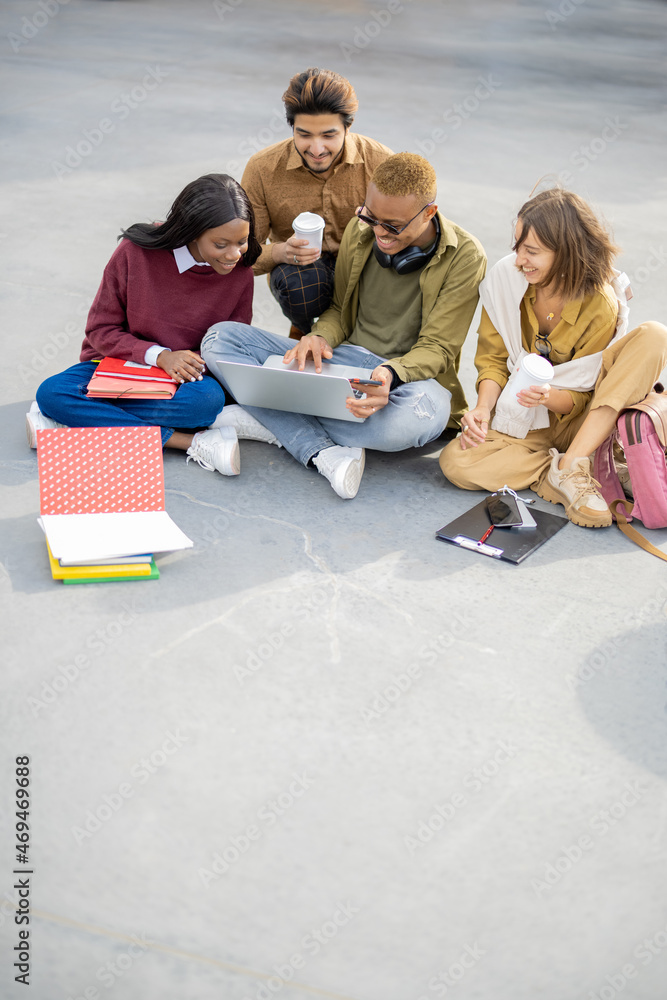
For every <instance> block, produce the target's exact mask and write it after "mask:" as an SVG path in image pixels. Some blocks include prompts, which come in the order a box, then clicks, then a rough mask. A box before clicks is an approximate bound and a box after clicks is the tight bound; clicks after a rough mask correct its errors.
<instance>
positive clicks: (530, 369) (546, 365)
mask: <svg viewBox="0 0 667 1000" xmlns="http://www.w3.org/2000/svg"><path fill="white" fill-rule="evenodd" d="M521 364H522V367H523V369H524V371H526V372H527V373H528V374H529V375H530V377H531V378H537V379H540V380H541V381H543V382H548V381H549V379H550V378H551V376H552V375H553V373H554V366H553V365H552V364H551V362H550V361H547V359H546V358H543V357H542V355H541V354H526V355H525V357H524V359H523V361H522V363H521Z"/></svg>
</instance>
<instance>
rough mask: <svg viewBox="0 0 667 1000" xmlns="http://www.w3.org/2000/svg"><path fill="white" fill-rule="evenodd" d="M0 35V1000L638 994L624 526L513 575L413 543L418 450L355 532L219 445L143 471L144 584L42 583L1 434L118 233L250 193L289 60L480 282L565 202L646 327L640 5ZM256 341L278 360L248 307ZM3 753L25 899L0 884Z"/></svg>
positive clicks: (638, 771)
mask: <svg viewBox="0 0 667 1000" xmlns="http://www.w3.org/2000/svg"><path fill="white" fill-rule="evenodd" d="M0 15H1V18H2V29H1V32H2V43H3V46H4V68H3V71H2V72H3V77H4V88H3V95H4V96H3V97H2V112H3V114H2V121H3V125H4V129H3V153H4V170H3V175H2V176H3V180H2V193H3V220H2V223H1V224H0V226H1V240H2V242H1V246H2V248H3V250H4V267H3V277H2V282H1V285H0V287H1V289H2V306H3V315H4V319H3V321H2V335H3V342H4V347H3V353H4V351H6V352H7V353H6V355H4V357H5V361H4V363H3V365H2V371H1V373H0V379H1V382H2V389H3V397H4V402H3V404H2V417H3V429H4V432H3V436H2V455H1V462H0V470H1V472H2V480H3V486H4V491H3V493H4V506H3V520H2V528H3V534H2V543H1V547H0V554H1V557H2V567H3V573H2V577H1V589H2V607H3V611H4V612H5V617H6V623H5V630H4V641H3V653H4V656H3V660H4V673H3V676H4V692H3V698H2V704H3V722H2V745H3V754H2V766H3V769H4V772H5V784H4V788H5V794H4V796H3V812H4V813H5V815H6V816H7V820H6V822H5V823H4V826H5V832H4V834H3V838H2V843H3V845H4V846H3V849H2V852H1V856H2V868H1V870H0V887H1V896H2V901H1V902H0V922H1V925H2V926H1V927H0V934H1V935H2V952H1V958H0V965H1V966H2V970H1V972H0V981H1V982H2V987H1V989H0V993H1V995H2V997H3V998H5V997H6V998H7V1000H13V998H17V997H24V996H31V997H33V998H34V1000H67V998H72V1000H74V998H85V1000H97V998H105V1000H106V998H107V997H108V998H122V1000H221V998H224V1000H251V998H252V1000H255V998H257V1000H266V998H267V997H276V996H277V997H279V998H280V1000H308V998H313V1000H315V998H336V1000H425V998H426V1000H434V998H436V997H445V996H446V997H451V998H454V1000H536V998H538V997H539V998H544V1000H591V998H595V1000H612V998H613V997H616V996H618V995H622V996H623V1000H662V998H664V997H665V995H666V992H667V989H666V987H665V983H666V982H667V908H666V905H665V900H666V898H667V885H666V878H665V857H666V853H667V840H666V837H667V795H666V793H665V778H666V776H667V751H666V749H665V746H666V744H665V679H666V678H665V665H666V660H667V658H666V656H665V626H666V624H667V622H666V619H665V610H666V608H667V583H666V582H665V580H666V578H665V568H664V564H662V563H661V562H659V560H657V559H654V558H652V557H650V556H648V555H646V554H645V553H644V552H642V551H640V550H639V549H638V548H635V547H634V546H633V545H631V544H630V543H629V542H628V541H626V539H625V538H624V537H623V536H622V535H621V534H620V532H619V531H618V530H617V529H616V528H615V527H614V528H611V529H608V530H600V531H591V530H584V529H581V528H577V527H575V526H573V525H568V526H567V527H566V528H565V530H564V531H562V532H561V533H560V534H559V535H558V536H557V537H555V538H554V539H553V540H551V541H550V542H549V543H547V544H546V545H545V546H544V547H543V548H542V549H541V550H540V551H539V552H537V553H536V554H534V555H533V556H532V557H530V558H529V559H528V560H527V561H526V562H525V563H524V564H522V565H521V566H519V567H514V566H510V565H505V564H500V563H497V562H495V561H492V560H488V559H484V558H482V557H481V556H476V555H474V554H472V553H470V552H466V551H458V550H456V549H454V548H453V547H450V546H447V545H445V544H442V543H440V542H436V541H435V540H434V532H435V531H436V529H437V528H439V527H440V526H441V525H442V524H444V523H445V522H447V521H449V520H451V519H452V518H453V517H454V516H456V515H457V514H459V513H461V512H463V511H465V510H466V509H468V508H469V507H470V506H471V505H472V504H473V503H474V502H476V501H477V500H478V499H479V495H477V494H466V493H463V492H461V491H458V490H456V489H455V488H454V487H452V486H451V485H449V484H448V483H446V482H445V481H444V480H443V478H442V476H441V474H440V472H439V469H438V464H437V456H438V452H439V449H440V447H441V445H440V444H437V445H435V446H433V447H428V448H425V449H423V450H421V451H414V452H409V453H405V454H399V455H389V456H384V455H380V454H377V453H376V454H369V456H368V461H367V471H366V473H365V476H364V479H363V483H362V486H361V490H360V492H359V495H358V497H357V498H356V499H355V500H354V501H352V502H343V501H341V500H339V499H338V498H337V497H336V496H335V495H334V493H333V491H332V490H331V489H330V487H329V486H328V484H327V483H326V481H325V480H324V479H323V478H322V477H321V476H318V475H317V474H316V473H315V472H313V471H306V470H305V469H303V468H301V467H300V466H297V465H296V463H295V462H294V461H293V460H292V459H291V458H290V457H289V456H288V455H286V454H285V453H284V452H282V451H278V450H277V449H275V448H270V447H269V446H264V445H261V444H258V443H255V442H244V443H242V449H241V450H242V462H243V468H242V473H241V475H240V477H238V478H237V479H223V478H221V477H220V476H218V475H215V474H211V473H207V472H205V471H204V470H202V469H200V468H198V467H193V466H192V465H190V466H188V467H186V465H185V462H184V459H183V456H182V455H178V454H174V453H171V454H168V455H167V456H166V458H165V467H166V483H167V506H168V510H169V512H170V514H171V515H172V517H173V518H174V519H175V521H176V522H177V523H178V524H179V525H180V526H181V527H182V528H183V529H184V530H185V531H186V532H187V533H188V534H189V535H190V536H191V537H192V538H193V540H194V542H195V545H194V548H193V549H191V550H189V551H187V552H183V553H179V554H174V555H170V556H166V557H163V558H160V560H159V565H160V569H161V574H162V575H161V579H160V581H159V582H158V583H144V584H140V583H132V584H113V585H111V584H109V585H98V586H88V587H73V588H69V587H64V586H63V585H61V584H57V583H55V582H53V581H52V580H51V578H50V574H49V570H48V565H47V559H46V552H45V547H44V542H43V539H42V536H41V533H40V531H39V528H38V527H37V524H36V517H37V514H38V480H37V462H36V456H35V453H34V452H30V451H28V450H27V448H26V445H25V439H24V431H23V419H24V413H25V411H26V409H27V406H28V404H29V402H30V400H32V399H33V398H34V393H35V389H36V387H37V386H38V384H39V382H40V381H41V379H42V378H44V377H45V376H46V375H49V374H51V373H53V372H56V371H58V370H60V369H62V368H64V367H65V366H67V365H69V364H70V363H72V362H74V361H75V360H76V359H77V357H78V350H79V345H80V341H81V336H82V330H83V325H84V320H85V315H86V312H87V309H88V307H89V304H90V302H91V299H92V297H93V295H94V293H95V290H96V287H97V284H98V282H99V279H100V274H101V271H102V268H103V266H104V264H105V262H106V260H107V259H108V257H109V255H110V254H111V251H112V250H113V247H114V245H115V240H116V236H117V235H118V232H119V230H120V228H121V226H126V225H128V224H130V223H132V222H135V221H139V220H143V219H153V218H160V217H161V216H163V215H164V212H165V210H166V208H167V207H168V205H169V204H170V203H171V200H172V199H173V197H174V196H175V194H176V193H177V192H178V191H179V190H180V189H181V188H182V187H183V186H184V185H185V184H186V183H187V182H188V181H190V180H192V179H193V178H195V177H197V176H199V175H200V174H203V173H205V172H209V171H224V170H227V171H229V172H231V173H233V174H234V175H235V176H236V177H239V178H240V176H241V172H242V168H243V165H244V163H245V161H246V159H247V157H248V155H249V154H250V153H251V152H252V151H253V150H254V149H256V148H260V147H262V146H264V145H267V144H268V143H270V142H273V141H277V140H279V139H281V138H283V137H285V136H286V135H287V134H288V133H287V129H286V126H285V125H284V124H282V123H281V120H280V118H281V116H280V109H281V102H280V96H281V94H282V92H283V90H284V88H285V86H286V84H287V81H288V79H289V78H290V76H291V75H292V74H293V73H295V72H297V71H299V70H301V69H304V68H305V67H307V66H309V65H320V66H326V67H331V68H333V69H336V70H338V71H340V72H342V73H344V74H345V75H347V76H349V78H350V79H351V80H352V81H353V83H354V85H355V87H356V89H357V93H358V96H359V99H360V105H361V109H360V112H359V115H358V119H357V123H356V124H357V128H358V130H359V131H360V132H362V133H364V134H368V135H371V136H374V137H376V138H378V139H381V140H383V141H384V142H386V143H387V144H388V145H390V146H391V147H392V148H394V149H396V150H401V149H411V150H415V151H420V150H421V151H422V152H423V153H425V154H426V155H428V156H430V158H431V159H432V161H433V163H434V164H435V166H436V168H437V170H438V174H439V178H440V206H441V208H442V209H443V211H444V212H445V214H446V215H449V216H451V217H452V218H453V219H455V220H456V221H457V222H459V223H461V224H462V225H463V226H465V227H466V228H468V229H469V230H471V231H472V232H474V233H475V234H476V235H477V236H479V238H480V239H481V240H482V242H483V243H484V245H485V247H486V249H487V252H488V255H489V259H490V261H492V262H493V261H495V260H496V259H498V257H500V256H501V255H502V254H504V253H505V252H506V251H507V248H508V243H509V238H510V223H511V220H512V218H513V217H514V214H515V212H516V210H517V208H518V207H519V206H520V205H521V203H522V202H523V201H524V200H525V199H526V198H527V197H528V195H529V193H530V191H531V189H532V187H533V185H534V184H535V183H536V181H538V179H539V178H540V177H542V176H543V175H545V174H551V175H557V176H560V177H561V179H562V180H563V181H564V183H566V184H567V185H569V186H570V187H572V188H573V189H575V190H576V191H578V192H579V193H581V194H582V195H584V196H585V197H587V198H589V199H590V200H591V201H592V202H593V203H594V204H595V205H596V206H597V207H598V208H599V209H600V211H602V212H603V213H604V214H605V216H606V217H607V219H608V220H609V222H610V223H611V224H612V226H613V229H614V232H615V235H616V238H617V240H618V242H619V243H620V244H621V246H622V247H623V255H622V258H621V262H622V266H623V267H624V268H625V269H626V270H627V271H628V273H629V274H630V275H631V277H632V279H633V285H634V288H635V299H634V301H633V303H632V319H633V323H634V324H637V323H639V322H641V321H642V320H644V319H648V318H656V319H663V320H664V319H665V315H666V312H667V303H666V302H665V296H664V287H665V273H666V272H665V263H666V261H667V256H666V251H665V242H664V241H665V226H666V223H667V218H666V216H667V212H666V208H665V206H666V201H665V171H664V152H665V118H664V113H663V111H664V108H663V100H664V48H663V45H664V36H665V27H666V20H667V16H666V15H667V9H666V7H665V4H664V3H661V2H648V0H623V2H621V0H610V2H607V3H605V2H603V0H563V2H560V3H559V2H558V0H553V4H552V5H551V6H550V5H549V0H533V2H527V0H469V2H467V3H466V2H462V0H461V2H460V0H452V2H448V3H444V2H438V0H414V2H409V0H401V2H395V0H391V2H387V0H378V2H377V3H373V4H371V3H365V2H361V0H338V2H337V3H336V4H329V3H321V2H320V3H317V2H312V0H311V2H310V3H305V2H301V0H284V2H281V3H270V2H268V0H227V2H225V0H216V2H215V3H210V2H204V0H190V2H189V3H185V2H181V3H178V2H176V0H161V2H159V3H158V2H157V0H153V2H151V0H116V2H103V0H70V2H69V3H65V2H64V0H39V2H33V0H15V2H4V3H2V4H1V5H0ZM105 119H106V121H107V123H108V124H107V125H106V126H105V129H106V131H103V130H102V129H101V128H100V123H101V122H102V121H103V120H105ZM109 125H110V126H111V127H110V128H109ZM255 315H256V320H257V321H258V322H259V323H260V324H263V325H265V326H266V327H268V328H269V329H273V330H275V331H278V332H285V330H286V322H285V320H284V319H283V318H282V317H281V315H280V314H279V312H278V310H277V308H276V307H275V305H274V304H273V303H272V301H271V300H270V298H269V295H268V291H267V287H266V282H265V281H264V280H263V279H262V280H258V282H257V296H256V310H255ZM474 342H475V337H474V331H473V333H471V335H470V337H469V339H468V342H467V344H466V348H465V353H464V359H463V366H462V376H463V379H464V382H465V386H466V389H467V390H468V391H469V392H470V395H472V386H473V379H474V373H473V366H472V357H473V353H474ZM540 506H541V507H542V508H543V509H548V508H550V509H552V510H553V509H554V508H553V507H551V505H548V504H545V503H543V502H541V501H540ZM652 537H653V538H654V539H656V540H657V542H658V543H659V544H662V545H663V548H664V547H665V543H667V531H662V532H653V533H652ZM23 755H29V756H30V758H31V763H30V768H31V775H30V777H31V786H30V791H31V796H30V802H31V813H30V827H31V829H30V852H29V858H30V867H29V868H28V869H27V870H28V871H30V872H33V873H34V874H31V875H30V876H27V875H25V874H21V873H20V874H19V875H18V876H15V875H14V874H13V871H14V867H16V868H17V869H20V868H21V867H22V866H21V865H20V864H19V862H17V861H16V860H15V857H16V852H15V851H14V849H13V844H14V842H15V837H14V826H15V823H16V817H15V807H14V788H15V785H16V782H15V776H14V771H15V759H16V758H17V757H22V756H23ZM23 867H26V868H27V866H23ZM17 879H23V880H24V881H26V880H27V881H28V882H29V888H30V895H29V897H27V896H25V894H24V896H23V897H22V898H21V897H20V896H19V894H18V893H19V890H18V889H15V888H12V887H13V886H14V885H16V884H18V883H17V881H16V880H17ZM26 899H29V904H30V907H31V910H30V923H29V924H20V923H16V922H15V919H14V918H15V915H16V917H18V919H19V920H20V919H22V918H21V916H20V914H21V913H26V912H27V910H26V905H27V904H26ZM16 906H19V907H20V909H19V910H18V911H15V907H16ZM26 929H28V930H29V934H30V936H29V938H28V939H27V940H28V948H29V954H30V956H31V958H30V961H29V964H30V974H29V981H30V987H29V989H28V990H26V989H25V988H24V984H23V983H21V982H17V981H16V980H15V976H17V975H20V974H21V970H20V968H18V967H16V966H14V965H13V962H15V961H17V958H16V956H17V955H20V954H21V951H20V947H19V943H20V941H23V942H25V940H26V938H23V939H21V938H19V932H20V931H21V930H26ZM22 947H24V948H25V944H23V945H22ZM12 956H14V957H12Z"/></svg>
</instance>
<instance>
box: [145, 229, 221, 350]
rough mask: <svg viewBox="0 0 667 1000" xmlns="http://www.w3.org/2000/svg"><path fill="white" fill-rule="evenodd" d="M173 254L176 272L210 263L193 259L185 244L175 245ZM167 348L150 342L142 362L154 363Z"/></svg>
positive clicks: (205, 265)
mask: <svg viewBox="0 0 667 1000" xmlns="http://www.w3.org/2000/svg"><path fill="white" fill-rule="evenodd" d="M171 252H172V253H173V255H174V260H175V261H176V267H177V268H178V273H179V274H183V272H184V271H189V270H190V268H191V267H210V266H211V265H210V264H208V263H206V261H199V260H195V259H194V257H193V256H192V254H191V253H190V251H189V250H188V248H187V246H185V247H176V249H175V250H172V251H171ZM168 349H169V348H167V347H160V345H159V344H152V345H151V347H149V348H148V350H147V351H146V353H145V354H144V364H147V365H156V364H157V359H158V355H159V354H162V352H163V351H167V350H168Z"/></svg>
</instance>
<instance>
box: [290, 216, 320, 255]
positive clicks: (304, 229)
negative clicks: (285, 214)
mask: <svg viewBox="0 0 667 1000" xmlns="http://www.w3.org/2000/svg"><path fill="white" fill-rule="evenodd" d="M292 229H293V230H294V235H295V236H296V237H297V239H299V240H308V246H309V247H312V248H313V250H321V249H322V236H323V234H324V219H323V218H322V216H321V215H315V213H314V212H302V213H301V215H297V217H296V219H295V220H294V222H293V223H292ZM303 249H304V250H305V249H306V248H305V247H304V248H303Z"/></svg>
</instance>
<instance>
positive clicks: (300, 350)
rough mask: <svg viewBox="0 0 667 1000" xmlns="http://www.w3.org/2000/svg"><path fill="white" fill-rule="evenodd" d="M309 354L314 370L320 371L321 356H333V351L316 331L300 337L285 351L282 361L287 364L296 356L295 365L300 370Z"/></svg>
mask: <svg viewBox="0 0 667 1000" xmlns="http://www.w3.org/2000/svg"><path fill="white" fill-rule="evenodd" d="M309 354H312V356H313V362H314V364H315V371H316V372H321V371H322V358H332V357H333V351H332V350H331V348H330V347H329V345H328V344H327V342H326V340H325V339H324V337H318V335H317V334H316V333H309V334H308V336H307V337H302V338H301V340H300V341H299V342H298V343H297V344H296V346H295V347H293V348H292V349H291V350H289V351H287V353H286V354H285V357H284V358H283V363H284V364H286V365H289V364H290V363H291V362H292V361H294V359H295V358H296V360H297V362H298V365H297V367H298V369H299V371H300V372H302V371H303V369H304V366H305V364H306V361H307V360H308V355H309Z"/></svg>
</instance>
